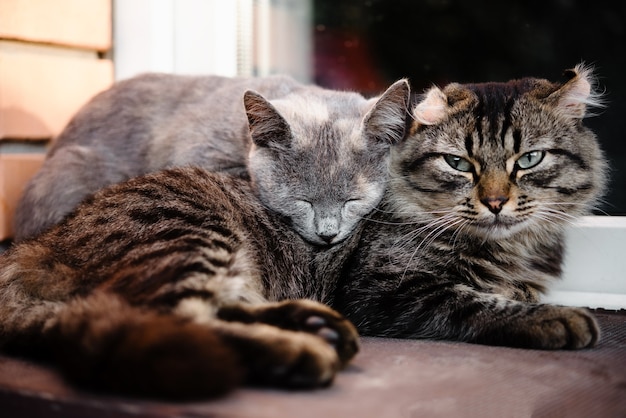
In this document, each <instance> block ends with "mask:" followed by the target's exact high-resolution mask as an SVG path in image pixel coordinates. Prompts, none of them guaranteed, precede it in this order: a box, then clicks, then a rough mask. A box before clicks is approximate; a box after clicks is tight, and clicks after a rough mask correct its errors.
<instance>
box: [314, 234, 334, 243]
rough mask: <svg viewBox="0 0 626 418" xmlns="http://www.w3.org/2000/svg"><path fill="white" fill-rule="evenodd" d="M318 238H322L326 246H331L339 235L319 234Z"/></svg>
mask: <svg viewBox="0 0 626 418" xmlns="http://www.w3.org/2000/svg"><path fill="white" fill-rule="evenodd" d="M317 236H318V237H320V238H321V239H322V240H323V241H324V242H325V243H326V244H330V243H331V242H332V241H333V239H335V237H336V236H337V234H335V233H332V232H331V233H328V234H318V235H317Z"/></svg>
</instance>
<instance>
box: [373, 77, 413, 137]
mask: <svg viewBox="0 0 626 418" xmlns="http://www.w3.org/2000/svg"><path fill="white" fill-rule="evenodd" d="M409 100H410V87H409V82H408V81H407V80H405V79H402V80H398V81H396V82H395V83H393V84H392V85H391V87H389V88H388V89H387V90H386V91H385V92H384V93H383V95H382V96H380V98H379V99H378V100H377V101H376V104H374V107H373V108H372V109H371V110H370V111H369V112H368V113H367V114H366V115H365V118H364V119H363V125H364V128H365V132H366V133H367V134H368V136H370V137H373V138H375V139H376V140H377V141H381V142H383V143H385V144H395V143H397V142H399V141H401V140H402V139H403V138H404V136H405V131H406V122H407V116H408V107H409Z"/></svg>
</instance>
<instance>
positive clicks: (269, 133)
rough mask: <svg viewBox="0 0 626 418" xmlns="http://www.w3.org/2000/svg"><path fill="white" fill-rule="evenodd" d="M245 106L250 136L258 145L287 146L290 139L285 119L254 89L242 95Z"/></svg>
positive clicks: (289, 130)
mask: <svg viewBox="0 0 626 418" xmlns="http://www.w3.org/2000/svg"><path fill="white" fill-rule="evenodd" d="M243 104H244V107H245V108H246V116H247V117H248V126H249V127H250V136H251V137H252V140H253V141H254V143H255V144H256V145H258V146H260V147H270V146H276V145H277V146H281V147H288V146H289V144H290V142H291V141H290V140H291V129H290V128H289V124H288V123H287V121H286V120H285V119H284V118H283V117H282V116H281V115H280V113H278V111H277V110H276V108H275V107H274V106H272V104H271V103H270V102H268V101H267V100H265V98H264V97H263V96H261V95H260V94H259V93H256V92H254V91H250V90H248V91H246V92H245V93H244V95H243Z"/></svg>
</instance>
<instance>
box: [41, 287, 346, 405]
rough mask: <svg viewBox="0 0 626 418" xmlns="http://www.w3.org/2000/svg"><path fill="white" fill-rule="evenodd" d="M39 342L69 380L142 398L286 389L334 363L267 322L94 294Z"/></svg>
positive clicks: (303, 384)
mask: <svg viewBox="0 0 626 418" xmlns="http://www.w3.org/2000/svg"><path fill="white" fill-rule="evenodd" d="M44 333H45V336H46V338H45V342H46V347H48V348H49V349H50V351H51V352H52V353H53V358H54V360H55V361H56V362H57V363H58V364H59V365H60V367H61V370H62V371H63V372H64V373H65V375H66V376H67V377H68V378H70V379H71V380H72V381H75V382H77V383H79V384H82V385H84V386H87V387H91V388H94V389H98V390H104V391H110V392H115V393H122V394H126V395H135V396H142V397H165V398H171V399H194V398H206V397H215V396H220V395H223V394H224V393H227V392H228V391H229V390H231V389H233V388H234V387H236V386H238V385H240V384H242V383H245V382H248V383H251V384H259V385H274V386H280V387H289V388H309V387H317V386H326V385H328V384H330V383H331V382H332V380H333V378H334V376H335V374H336V373H337V371H338V370H339V369H340V368H341V361H340V360H339V357H338V355H337V351H336V350H335V349H334V348H333V347H332V346H331V345H330V344H328V343H327V342H326V341H325V340H324V339H322V338H319V337H317V336H315V335H311V334H309V333H306V332H295V331H287V330H283V329H280V328H277V327H275V326H271V325H266V324H260V323H252V324H244V323H240V322H228V321H222V320H219V319H213V320H208V319H207V320H204V321H202V322H197V321H194V320H192V319H191V318H188V317H181V316H180V315H174V314H170V313H166V312H156V311H154V310H152V309H147V308H145V307H137V306H131V305H129V304H128V303H127V302H125V301H124V300H123V299H121V298H120V297H118V296H115V295H112V294H110V293H106V292H96V293H94V294H92V295H91V296H88V297H86V298H80V299H76V300H74V301H72V302H70V303H68V304H67V305H66V307H65V308H64V309H62V310H61V311H60V312H59V313H58V314H57V315H56V316H55V317H54V318H53V319H51V321H49V323H48V324H47V326H46V327H45V330H44Z"/></svg>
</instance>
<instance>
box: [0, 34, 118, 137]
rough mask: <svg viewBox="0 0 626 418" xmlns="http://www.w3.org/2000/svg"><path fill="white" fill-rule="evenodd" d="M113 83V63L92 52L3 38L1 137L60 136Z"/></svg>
mask: <svg viewBox="0 0 626 418" xmlns="http://www.w3.org/2000/svg"><path fill="white" fill-rule="evenodd" d="M112 82H113V64H112V62H111V61H110V60H103V59H98V58H97V56H96V54H95V53H93V52H87V51H79V50H71V49H67V48H58V47H51V46H39V45H27V44H23V43H19V42H10V41H0V139H2V138H11V139H46V138H51V137H53V136H56V135H58V134H59V133H60V132H61V130H62V129H63V127H64V126H65V125H66V124H67V122H68V121H69V119H70V118H71V117H72V116H73V115H74V113H76V111H77V110H78V109H79V108H80V107H81V106H82V105H83V104H84V103H86V102H87V101H88V100H89V99H90V98H91V97H92V96H93V95H95V94H96V93H98V92H99V91H102V90H104V89H106V88H107V87H109V86H110V85H111V83H112Z"/></svg>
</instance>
